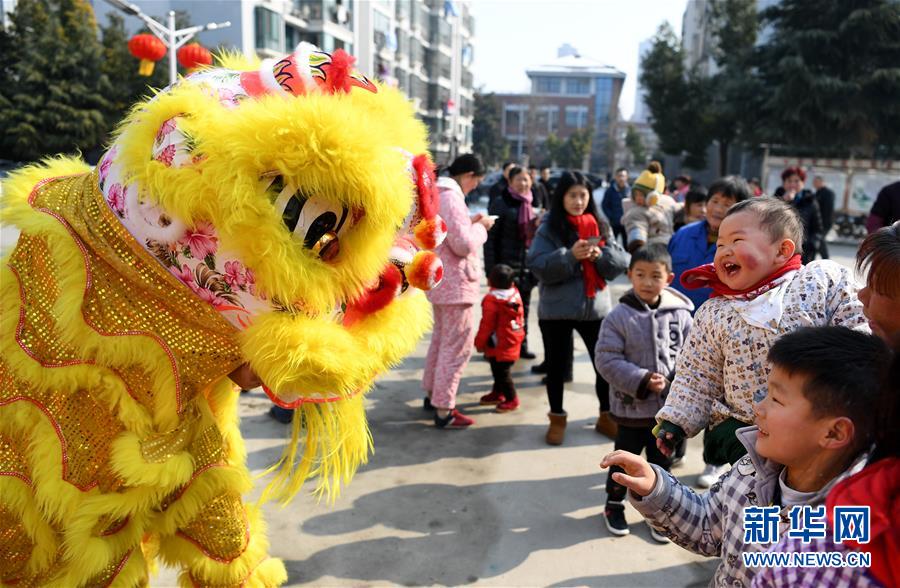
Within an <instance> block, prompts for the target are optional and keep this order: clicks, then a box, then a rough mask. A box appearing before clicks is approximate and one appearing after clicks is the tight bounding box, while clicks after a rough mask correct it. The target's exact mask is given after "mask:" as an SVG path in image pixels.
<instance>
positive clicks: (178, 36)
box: [106, 0, 231, 84]
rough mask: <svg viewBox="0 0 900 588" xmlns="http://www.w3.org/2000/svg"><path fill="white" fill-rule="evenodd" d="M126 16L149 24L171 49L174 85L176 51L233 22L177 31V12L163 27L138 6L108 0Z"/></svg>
mask: <svg viewBox="0 0 900 588" xmlns="http://www.w3.org/2000/svg"><path fill="white" fill-rule="evenodd" d="M106 1H107V2H108V3H109V4H112V5H113V6H115V7H116V8H118V9H119V10H121V11H122V12H124V13H125V14H130V15H132V16H136V17H138V18H139V19H141V20H142V21H144V22H145V23H146V24H147V27H149V29H150V31H151V32H152V33H153V34H154V35H156V36H157V38H159V40H160V41H162V42H163V44H165V46H166V47H167V48H168V49H169V83H170V84H174V83H175V82H176V81H177V80H178V62H177V61H176V51H178V48H179V47H181V46H182V45H184V44H185V43H187V42H188V41H190V40H191V39H192V38H193V37H194V35H196V34H197V33H199V32H202V31H213V30H216V29H224V28H225V27H230V26H231V21H225V22H220V23H215V22H211V23H208V24H205V25H198V26H193V27H187V28H184V29H178V30H176V29H175V11H174V10H170V11H169V15H168V16H169V18H168V23H167V24H168V26H163V25H162V24H160V23H158V22H157V21H156V20H154V19H152V18H150V17H149V16H147V15H146V14H144V13H143V12H141V9H140V8H138V7H137V5H135V4H132V3H131V2H126V1H125V0H106Z"/></svg>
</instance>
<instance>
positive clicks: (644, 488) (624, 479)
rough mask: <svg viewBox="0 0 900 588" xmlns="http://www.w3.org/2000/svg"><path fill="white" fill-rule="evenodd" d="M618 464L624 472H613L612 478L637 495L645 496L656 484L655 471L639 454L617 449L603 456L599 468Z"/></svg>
mask: <svg viewBox="0 0 900 588" xmlns="http://www.w3.org/2000/svg"><path fill="white" fill-rule="evenodd" d="M611 466H619V467H620V468H622V469H623V470H625V473H624V474H623V473H622V472H615V473H613V475H612V478H613V480H615V481H616V482H618V483H619V484H622V485H623V486H625V487H626V488H628V489H629V490H631V491H632V492H634V493H635V494H637V495H638V496H647V495H648V494H650V492H651V491H653V487H654V486H656V472H655V471H654V470H653V468H652V467H650V464H649V463H647V460H646V459H644V458H643V457H641V456H640V455H635V454H633V453H630V452H628V451H622V450H621V449H617V450H616V451H613V452H612V453H610V454H609V455H607V456H606V457H604V458H603V461H601V462H600V467H601V468H608V467H611Z"/></svg>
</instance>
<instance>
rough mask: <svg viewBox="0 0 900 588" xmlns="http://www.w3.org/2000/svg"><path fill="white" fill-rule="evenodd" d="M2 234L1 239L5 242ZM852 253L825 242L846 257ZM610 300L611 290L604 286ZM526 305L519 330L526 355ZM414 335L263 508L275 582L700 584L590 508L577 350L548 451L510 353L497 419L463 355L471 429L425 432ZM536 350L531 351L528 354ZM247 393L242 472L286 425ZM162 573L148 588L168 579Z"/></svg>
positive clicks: (701, 579)
mask: <svg viewBox="0 0 900 588" xmlns="http://www.w3.org/2000/svg"><path fill="white" fill-rule="evenodd" d="M14 238H15V237H14V235H13V234H12V233H11V231H10V229H8V228H5V229H3V231H2V241H3V243H4V244H9V243H11V242H13V241H14ZM854 251H855V249H854V248H853V247H851V246H846V245H833V246H832V255H833V257H834V258H836V259H837V260H838V261H840V262H841V263H844V264H846V265H849V264H850V262H851V259H852V255H853V253H854ZM612 287H613V288H614V290H613V292H614V295H617V294H618V293H619V292H621V291H622V290H623V289H624V287H625V282H624V280H623V279H619V280H617V281H616V282H615V283H614V284H613V286H612ZM534 315H535V313H534V312H532V317H531V319H532V321H531V325H532V327H533V328H534V335H533V336H532V337H531V338H530V340H531V342H532V343H533V346H534V347H537V348H538V350H539V351H540V337H539V336H537V334H538V332H537V325H536V317H535V316H534ZM427 345H428V341H427V339H426V340H424V341H422V342H421V344H420V345H419V346H418V348H417V350H416V352H415V353H414V354H413V355H412V356H411V357H410V358H408V359H407V360H406V361H405V362H404V363H403V365H401V366H400V367H399V368H397V369H395V370H393V371H391V372H390V373H388V374H386V375H385V376H384V377H383V378H381V379H380V380H379V381H378V383H377V385H376V387H375V389H374V390H373V391H372V393H371V394H370V395H369V400H368V403H369V411H368V415H369V421H370V425H371V429H372V434H373V437H374V439H375V454H374V455H373V456H372V458H371V459H370V461H369V463H368V465H366V466H364V467H363V468H362V469H361V470H360V472H359V473H358V474H357V476H356V478H355V479H354V481H353V482H352V484H350V486H348V487H347V488H346V489H345V491H344V493H343V495H342V496H341V498H339V499H338V501H337V502H336V503H335V504H334V505H333V506H332V505H328V504H324V503H317V502H316V501H315V499H314V498H312V497H311V496H308V495H305V494H304V495H301V496H300V497H298V498H297V499H296V500H295V501H294V502H293V503H292V504H291V505H289V506H288V507H286V508H284V509H282V508H280V507H279V506H277V505H268V506H266V508H265V511H266V518H267V521H268V524H269V537H270V540H271V543H272V549H271V551H272V553H273V555H276V556H278V557H281V558H283V559H284V561H285V564H286V565H287V568H288V572H289V584H290V585H292V586H299V585H317V586H318V585H329V586H360V585H385V584H402V585H460V584H478V585H490V586H667V587H675V586H702V585H706V583H707V582H708V580H709V578H710V577H711V575H712V572H713V570H714V568H715V566H716V561H715V560H711V559H706V558H701V557H698V556H695V555H692V554H690V553H688V552H686V551H684V550H683V549H681V548H679V547H677V546H674V545H658V544H656V543H655V542H653V540H652V539H651V538H650V535H649V532H648V530H647V527H646V526H645V525H643V523H640V517H639V515H637V513H636V512H635V511H634V510H632V509H630V507H629V509H628V512H627V517H628V520H629V522H631V523H632V534H631V535H630V536H628V537H624V538H614V537H612V536H610V535H609V534H608V533H607V531H606V529H605V528H604V526H603V521H602V517H601V513H602V509H603V503H604V501H605V493H604V489H603V488H604V482H605V474H602V473H601V472H600V470H599V468H598V466H597V464H598V462H599V461H600V458H601V456H602V455H604V453H606V452H608V451H610V450H611V449H612V443H611V442H610V441H609V440H608V439H606V438H605V437H602V436H600V435H597V434H596V433H595V432H594V431H593V429H592V425H593V422H594V419H596V416H597V400H596V397H595V396H594V393H593V386H592V384H591V383H590V382H591V380H590V377H592V375H591V374H592V372H591V368H590V365H589V363H588V358H587V354H586V351H585V349H584V346H583V345H582V344H581V342H580V341H577V343H576V364H575V383H573V384H571V385H569V386H568V387H567V392H566V409H567V410H568V412H569V415H570V419H571V421H570V425H569V428H568V432H567V438H566V442H565V444H564V445H563V446H561V447H549V446H547V445H546V444H544V441H543V435H544V432H545V430H546V412H547V404H546V398H545V393H544V388H543V386H541V384H540V381H539V378H538V377H537V376H533V375H531V374H530V373H529V372H528V368H529V366H530V365H531V363H530V362H525V361H520V362H519V363H518V364H517V365H516V366H515V368H514V374H515V379H516V383H517V386H518V388H519V392H520V394H521V398H522V408H521V409H520V410H519V411H517V412H514V413H509V414H505V415H500V414H495V413H493V412H490V410H488V409H487V408H484V407H479V406H478V405H477V402H478V397H479V396H480V395H481V394H483V393H485V392H486V391H487V390H488V389H489V388H490V382H491V378H490V371H489V366H488V364H487V363H486V362H484V361H483V360H481V359H479V358H477V357H475V358H473V361H472V362H471V363H470V364H469V368H468V370H467V372H466V376H465V377H464V379H463V383H462V386H461V389H460V395H459V404H460V407H461V408H462V409H463V410H464V411H465V412H467V413H468V414H470V415H472V416H473V417H474V418H475V419H476V420H477V424H476V425H475V426H474V427H473V428H472V429H470V430H467V431H438V430H435V429H434V427H433V426H431V421H430V415H428V414H427V413H425V412H424V411H423V410H422V408H421V399H422V392H421V391H420V389H419V380H420V378H421V372H422V365H423V361H424V355H425V352H426V350H427ZM539 355H541V354H540V353H539ZM269 406H270V403H269V402H268V400H267V399H266V398H265V396H263V395H262V394H261V393H258V392H254V393H251V394H249V395H244V396H243V397H242V399H241V410H240V413H241V417H242V423H241V429H242V431H243V433H244V436H245V438H246V443H247V453H248V460H249V464H250V466H251V468H253V469H254V470H255V471H259V470H261V469H262V468H264V467H265V466H266V465H268V464H271V463H272V462H273V461H274V460H275V459H276V457H277V456H278V454H279V452H280V448H281V446H282V444H283V443H284V440H285V435H286V427H285V426H284V425H280V424H277V423H275V422H274V421H272V420H270V419H269V418H268V417H267V416H266V415H265V413H266V411H267V410H268V408H269ZM700 453H701V446H700V442H699V439H694V440H692V441H691V443H690V446H689V451H688V456H687V459H686V461H685V464H684V465H683V466H682V467H680V468H677V469H676V470H675V473H676V474H677V475H678V476H679V477H680V478H681V479H682V480H684V481H685V482H687V483H692V482H694V480H695V479H696V476H697V475H698V474H699V473H700V471H701V470H702V463H701V460H700ZM174 584H175V575H174V573H173V571H171V570H166V569H164V570H162V572H161V573H160V575H159V576H158V577H157V578H156V579H155V581H154V582H153V585H155V586H174Z"/></svg>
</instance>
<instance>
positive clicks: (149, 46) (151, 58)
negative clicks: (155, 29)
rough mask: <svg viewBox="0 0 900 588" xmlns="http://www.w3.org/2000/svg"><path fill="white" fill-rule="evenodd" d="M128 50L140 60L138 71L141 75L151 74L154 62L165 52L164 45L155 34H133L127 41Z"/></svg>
mask: <svg viewBox="0 0 900 588" xmlns="http://www.w3.org/2000/svg"><path fill="white" fill-rule="evenodd" d="M128 50H129V51H130V52H131V54H132V55H134V56H135V57H137V58H138V59H140V60H141V67H140V69H138V73H140V74H141V75H142V76H149V75H153V66H154V64H155V63H156V62H157V61H159V60H160V59H162V58H163V56H164V55H165V54H166V45H165V43H163V42H162V41H160V40H159V39H158V38H156V36H155V35H148V34H146V33H145V34H142V35H135V36H133V37H131V40H130V41H128Z"/></svg>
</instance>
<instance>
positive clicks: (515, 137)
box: [497, 45, 625, 171]
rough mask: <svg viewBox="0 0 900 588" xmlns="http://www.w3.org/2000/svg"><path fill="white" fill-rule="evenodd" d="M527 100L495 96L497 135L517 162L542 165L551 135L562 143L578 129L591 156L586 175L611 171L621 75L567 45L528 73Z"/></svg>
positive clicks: (519, 95) (524, 97) (510, 95)
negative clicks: (587, 136) (588, 139)
mask: <svg viewBox="0 0 900 588" xmlns="http://www.w3.org/2000/svg"><path fill="white" fill-rule="evenodd" d="M526 74H527V75H528V78H529V79H530V81H531V92H529V93H528V94H498V95H497V99H498V102H499V103H500V108H501V132H502V133H503V136H504V138H505V139H506V140H507V141H508V142H509V146H510V151H509V152H510V156H511V157H512V158H514V159H516V160H517V161H522V162H525V161H526V160H527V161H530V162H532V163H536V164H542V163H545V162H547V160H548V156H547V153H546V149H545V148H544V144H545V142H546V140H547V137H549V136H550V135H554V136H556V137H557V138H559V139H563V140H565V139H566V138H568V137H569V136H570V135H571V134H572V133H574V132H575V131H578V130H581V129H591V130H592V137H593V140H592V145H591V152H590V154H589V156H588V157H587V161H585V162H584V164H583V167H585V168H589V169H590V170H592V171H605V170H607V169H609V168H611V167H612V166H613V165H614V164H615V162H614V161H613V156H614V150H613V149H611V148H610V147H611V146H613V145H614V141H612V140H611V139H612V138H614V137H615V129H616V126H617V124H618V119H619V115H618V112H619V108H618V104H619V96H620V95H621V93H622V85H623V84H624V83H625V73H624V72H622V71H619V70H617V69H615V68H614V67H611V66H608V65H606V64H604V63H602V62H599V61H596V60H594V59H591V58H589V57H585V56H582V55H581V54H579V53H578V51H577V50H576V49H575V48H573V47H572V46H570V45H564V46H563V47H561V48H560V50H559V52H558V55H557V58H556V59H555V60H553V61H550V62H548V63H545V64H542V65H538V66H534V67H530V68H528V69H527V70H526Z"/></svg>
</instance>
